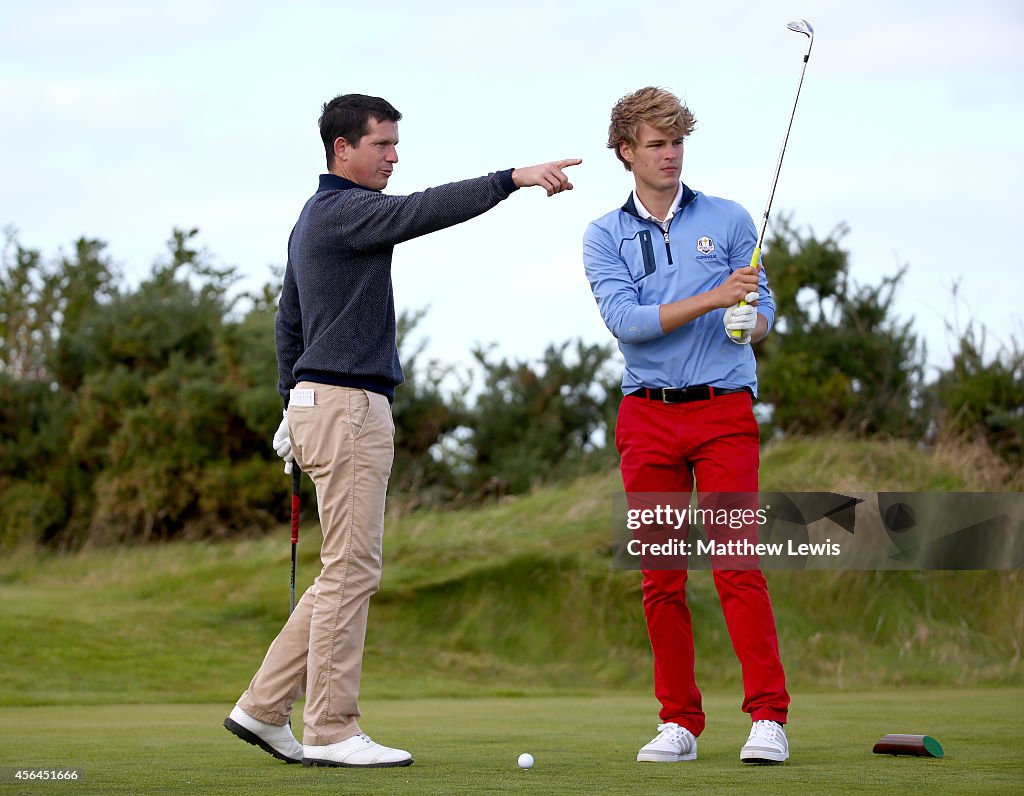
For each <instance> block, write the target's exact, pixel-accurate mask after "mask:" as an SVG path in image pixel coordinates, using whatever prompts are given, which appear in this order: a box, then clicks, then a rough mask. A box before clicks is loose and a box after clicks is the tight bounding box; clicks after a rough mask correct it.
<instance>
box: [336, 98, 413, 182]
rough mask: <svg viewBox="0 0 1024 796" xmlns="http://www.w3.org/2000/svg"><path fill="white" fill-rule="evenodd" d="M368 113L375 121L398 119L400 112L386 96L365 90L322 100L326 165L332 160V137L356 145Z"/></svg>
mask: <svg viewBox="0 0 1024 796" xmlns="http://www.w3.org/2000/svg"><path fill="white" fill-rule="evenodd" d="M371 117H372V118H374V119H376V120H377V121H378V122H397V121H400V120H401V118H402V114H400V113H399V112H398V111H397V110H396V109H395V106H394V105H392V104H391V103H390V102H388V101H387V100H385V99H381V98H380V97H369V96H367V95H366V94H339V95H338V96H337V97H335V98H334V99H332V100H331V101H330V102H325V103H324V107H323V113H321V114H320V138H322V139H323V142H324V150H325V151H326V153H327V168H330V167H331V161H333V160H334V141H335V140H336V139H338V138H344V139H345V140H346V141H348V142H349V143H350V144H352V146H359V140H360V139H361V138H362V137H363V136H364V135H366V133H367V132H368V129H369V126H370V118H371Z"/></svg>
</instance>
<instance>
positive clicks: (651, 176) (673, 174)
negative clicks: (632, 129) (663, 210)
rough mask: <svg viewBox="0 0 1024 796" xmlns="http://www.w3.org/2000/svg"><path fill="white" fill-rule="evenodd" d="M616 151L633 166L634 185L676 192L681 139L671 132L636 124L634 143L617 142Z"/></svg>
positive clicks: (681, 169)
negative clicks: (618, 146)
mask: <svg viewBox="0 0 1024 796" xmlns="http://www.w3.org/2000/svg"><path fill="white" fill-rule="evenodd" d="M620 152H621V153H622V157H624V158H625V159H626V162H627V163H629V165H630V166H631V167H632V168H633V177H634V178H635V179H636V185H637V188H640V189H647V190H650V191H659V192H660V191H665V192H668V191H670V190H671V191H673V192H674V191H676V190H677V189H678V186H679V178H680V175H681V174H682V171H683V139H682V138H681V137H679V138H675V137H673V136H672V134H671V133H667V132H665V131H663V130H658V129H657V128H655V127H651V125H649V124H648V123H647V122H642V123H641V124H640V130H639V133H638V135H637V141H636V145H635V146H630V145H629V144H620Z"/></svg>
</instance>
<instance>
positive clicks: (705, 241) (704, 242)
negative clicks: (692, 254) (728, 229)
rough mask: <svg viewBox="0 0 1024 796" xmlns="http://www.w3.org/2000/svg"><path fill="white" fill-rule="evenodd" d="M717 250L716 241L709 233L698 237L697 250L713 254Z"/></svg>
mask: <svg viewBox="0 0 1024 796" xmlns="http://www.w3.org/2000/svg"><path fill="white" fill-rule="evenodd" d="M714 250H715V242H714V241H713V240H711V238H709V237H708V236H707V235H705V236H704V237H703V238H697V251H699V252H700V253H701V254H711V252H713V251H714Z"/></svg>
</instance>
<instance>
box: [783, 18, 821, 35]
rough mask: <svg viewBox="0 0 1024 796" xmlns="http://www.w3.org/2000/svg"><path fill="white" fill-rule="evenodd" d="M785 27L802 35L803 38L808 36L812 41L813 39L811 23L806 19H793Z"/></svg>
mask: <svg viewBox="0 0 1024 796" xmlns="http://www.w3.org/2000/svg"><path fill="white" fill-rule="evenodd" d="M786 27H787V28H789V29H790V30H792V31H795V32H796V33H802V34H804V35H805V36H810V37H811V38H812V39H813V38H814V28H812V27H811V23H810V22H808V21H807V20H806V19H794V20H793V21H792V22H790V23H789V24H788V25H786Z"/></svg>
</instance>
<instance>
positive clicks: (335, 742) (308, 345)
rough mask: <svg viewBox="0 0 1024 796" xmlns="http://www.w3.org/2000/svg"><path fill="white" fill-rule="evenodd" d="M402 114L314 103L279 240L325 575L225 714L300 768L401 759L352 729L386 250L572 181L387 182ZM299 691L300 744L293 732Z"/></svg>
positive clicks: (370, 541)
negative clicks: (315, 168) (306, 168)
mask: <svg viewBox="0 0 1024 796" xmlns="http://www.w3.org/2000/svg"><path fill="white" fill-rule="evenodd" d="M401 118H402V115H401V114H400V113H399V112H398V111H397V110H396V109H395V108H394V107H393V106H392V105H391V104H390V103H389V102H388V101H387V100H384V99H382V98H380V97H371V96H367V95H363V94H344V95H341V96H338V97H335V98H334V99H332V100H331V101H330V102H328V103H325V104H324V106H323V113H322V115H321V117H320V136H321V138H322V140H323V144H324V149H325V154H326V157H327V170H328V173H326V174H321V175H320V180H319V187H318V188H317V191H316V193H314V194H313V196H311V197H310V198H309V200H308V201H307V202H306V204H305V206H304V207H303V208H302V212H301V213H300V214H299V218H298V221H297V222H296V223H295V227H294V228H293V230H292V234H291V237H290V238H289V241H288V264H287V267H286V269H285V274H284V286H283V289H282V292H281V300H280V304H279V307H278V314H277V327H276V344H277V361H278V371H279V381H278V390H279V392H280V393H281V397H282V399H283V400H284V404H285V415H284V420H283V421H282V422H281V426H280V428H279V429H278V431H277V434H276V435H275V437H274V447H275V449H276V450H277V452H278V454H279V455H281V456H282V457H283V458H284V459H285V460H286V461H287V462H290V461H292V459H293V458H294V460H295V461H296V462H298V463H299V465H300V466H301V467H302V470H303V472H305V473H307V474H308V475H309V476H310V478H311V479H312V480H313V484H314V485H315V486H316V494H317V506H318V508H319V512H320V524H321V526H322V529H323V545H322V547H321V552H320V559H321V562H322V563H323V569H322V570H321V572H320V574H319V576H318V577H317V578H316V580H315V581H314V583H313V585H312V586H310V588H309V589H308V590H307V591H306V593H305V594H304V595H303V596H302V598H301V599H300V600H299V602H298V604H297V605H296V606H295V611H294V612H293V613H292V615H291V616H290V617H289V619H288V622H287V623H286V624H285V626H284V627H283V628H282V629H281V632H280V633H279V634H278V636H277V638H276V639H275V640H274V642H273V644H271V645H270V649H269V650H267V654H266V657H265V658H264V660H263V664H262V665H261V666H260V668H259V670H258V671H257V672H256V674H255V676H254V677H253V679H252V682H251V683H250V684H249V688H248V689H247V690H246V691H245V693H244V694H242V696H241V698H240V699H239V700H238V703H237V704H236V705H235V707H234V709H233V710H232V711H231V715H230V716H228V718H227V719H225V721H224V725H225V726H226V727H227V729H228V730H229V731H231V732H232V733H234V734H235V735H237V736H238V737H240V738H242V739H243V740H245V741H248V742H249V743H251V744H253V745H255V746H258V747H260V748H261V749H263V750H264V751H266V752H268V753H269V754H271V755H273V756H274V757H276V758H278V759H280V760H284V761H286V762H289V763H303V764H304V765H307V766H311V765H312V766H358V767H368V768H375V767H385V766H406V765H409V764H410V763H412V755H411V754H409V752H407V751H405V750H404V749H393V748H391V747H388V746H384V745H382V744H379V743H376V742H375V741H373V740H371V739H370V738H369V737H368V736H367V735H366V734H364V733H363V732H362V730H361V729H360V726H359V722H358V719H359V715H360V711H359V704H358V697H359V682H360V676H361V671H362V661H363V642H364V639H365V635H366V622H367V612H368V611H369V605H370V598H371V597H372V595H373V594H374V593H375V592H376V591H377V588H378V586H379V584H380V576H381V557H382V541H383V538H382V537H383V529H384V499H385V494H386V492H387V485H388V478H389V477H390V474H391V464H392V459H393V457H394V442H393V435H394V431H395V427H394V424H393V422H392V418H391V401H392V399H393V398H394V394H395V388H396V387H397V386H398V385H399V384H401V383H402V381H403V375H402V365H401V363H400V362H399V358H398V350H397V347H396V344H395V302H394V294H393V290H392V284H391V258H392V253H393V250H394V247H395V245H396V244H398V243H401V242H403V241H406V240H410V239H412V238H415V237H418V236H420V235H425V234H427V233H430V232H434V231H435V230H439V229H444V228H446V227H450V226H453V225H455V224H459V223H461V222H463V221H466V220H468V219H470V218H473V217H475V216H478V215H480V214H481V213H484V212H486V211H488V210H490V209H491V208H493V207H495V206H496V205H498V204H499V203H500V202H502V201H504V200H505V199H507V198H508V197H509V196H510V195H511V194H512V193H513V192H514V191H516V190H517V189H519V188H522V187H527V186H537V187H540V188H542V189H543V190H545V191H546V192H547V194H548V196H553V195H554V194H557V193H561V192H562V191H566V190H570V189H571V188H572V184H571V183H570V182H569V179H568V177H567V176H566V174H565V172H564V171H563V169H564V168H566V167H568V166H574V165H577V164H578V163H580V162H581V161H579V160H578V159H567V160H558V161H552V162H550V163H542V164H540V165H537V166H530V167H527V168H518V169H506V170H504V171H496V172H494V173H492V174H488V175H486V176H483V177H477V178H475V179H469V180H462V181H461V182H454V183H448V184H446V185H440V186H437V187H434V188H427V189H426V190H424V191H421V192H419V193H414V194H410V195H408V196H391V195H387V194H384V193H383V192H382V191H383V190H384V188H385V187H387V184H388V180H389V179H390V178H391V175H392V173H393V171H394V169H395V166H396V164H397V163H398V150H397V147H398V122H399V121H400V120H401ZM303 691H305V694H306V705H305V710H304V716H303V718H304V730H303V743H301V744H300V743H298V741H297V740H296V739H295V737H294V736H293V735H292V731H291V728H290V726H289V717H290V715H291V710H292V704H293V703H294V702H295V700H296V699H298V697H299V696H301V694H302V693H303Z"/></svg>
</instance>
